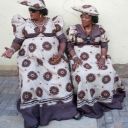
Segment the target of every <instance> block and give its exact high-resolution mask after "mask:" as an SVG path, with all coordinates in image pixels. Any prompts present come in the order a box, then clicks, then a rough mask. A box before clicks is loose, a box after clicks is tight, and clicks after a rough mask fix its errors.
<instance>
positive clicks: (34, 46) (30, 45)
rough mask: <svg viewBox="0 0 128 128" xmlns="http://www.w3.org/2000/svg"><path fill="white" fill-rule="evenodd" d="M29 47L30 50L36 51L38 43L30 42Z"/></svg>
mask: <svg viewBox="0 0 128 128" xmlns="http://www.w3.org/2000/svg"><path fill="white" fill-rule="evenodd" d="M28 47H29V51H30V52H34V51H35V50H36V45H35V44H33V43H30V44H29V46H28Z"/></svg>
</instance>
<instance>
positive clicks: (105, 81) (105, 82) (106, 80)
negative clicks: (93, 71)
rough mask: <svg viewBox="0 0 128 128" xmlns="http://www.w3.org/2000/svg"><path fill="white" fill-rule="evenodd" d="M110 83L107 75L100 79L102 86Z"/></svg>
mask: <svg viewBox="0 0 128 128" xmlns="http://www.w3.org/2000/svg"><path fill="white" fill-rule="evenodd" d="M110 81H111V77H110V76H109V75H106V76H104V77H103V78H102V82H103V83H104V84H107V83H109V82H110Z"/></svg>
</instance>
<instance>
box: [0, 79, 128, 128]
mask: <svg viewBox="0 0 128 128" xmlns="http://www.w3.org/2000/svg"><path fill="white" fill-rule="evenodd" d="M122 81H123V83H124V84H125V85H126V90H127V96H126V98H125V100H124V103H123V106H124V108H123V110H112V111H110V112H106V113H105V114H104V116H103V117H102V118H100V119H98V120H95V119H91V118H87V117H83V118H82V119H81V120H79V121H76V120H73V119H72V120H66V121H52V122H51V123H50V124H49V125H48V126H45V127H40V128H60V127H61V128H72V127H73V128H128V78H123V79H122ZM17 83H18V79H17V77H0V128H23V119H22V117H21V115H20V114H19V113H18V112H17V110H16V104H15V103H16V99H17V98H18V96H19V93H20V91H19V88H18V85H17Z"/></svg>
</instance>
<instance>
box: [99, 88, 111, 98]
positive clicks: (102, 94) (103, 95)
mask: <svg viewBox="0 0 128 128" xmlns="http://www.w3.org/2000/svg"><path fill="white" fill-rule="evenodd" d="M101 96H102V97H103V98H108V97H109V96H110V93H109V91H107V90H104V91H103V92H102V93H101Z"/></svg>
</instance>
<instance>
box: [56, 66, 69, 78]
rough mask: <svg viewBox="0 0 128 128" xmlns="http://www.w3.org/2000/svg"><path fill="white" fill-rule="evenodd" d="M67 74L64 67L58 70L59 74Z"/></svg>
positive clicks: (62, 75)
mask: <svg viewBox="0 0 128 128" xmlns="http://www.w3.org/2000/svg"><path fill="white" fill-rule="evenodd" d="M66 74H67V71H66V70H65V69H63V68H62V69H59V70H58V75H59V76H61V77H64V76H66Z"/></svg>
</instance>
